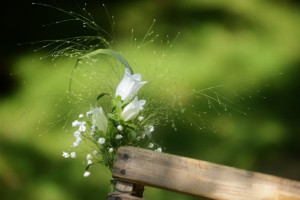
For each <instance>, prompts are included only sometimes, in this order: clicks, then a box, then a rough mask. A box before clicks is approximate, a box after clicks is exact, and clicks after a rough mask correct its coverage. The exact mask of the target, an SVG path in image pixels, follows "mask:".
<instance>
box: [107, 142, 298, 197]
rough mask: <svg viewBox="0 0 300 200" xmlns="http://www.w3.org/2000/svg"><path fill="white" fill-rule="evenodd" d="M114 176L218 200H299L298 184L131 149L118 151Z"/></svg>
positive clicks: (177, 157) (126, 180)
mask: <svg viewBox="0 0 300 200" xmlns="http://www.w3.org/2000/svg"><path fill="white" fill-rule="evenodd" d="M112 175H113V177H114V178H115V179H117V180H121V181H125V182H130V183H132V184H140V185H145V186H153V187H158V188H163V189H167V190H172V191H176V192H180V193H185V194H190V195H195V196H199V197H207V198H211V199H220V200H235V199H236V200H249V199H251V200H300V182H297V181H292V180H288V179H284V178H279V177H275V176H270V175H265V174H261V173H255V172H250V171H246V170H241V169H236V168H233V167H227V166H222V165H218V164H214V163H209V162H205V161H200V160H194V159H190V158H184V157H180V156H174V155H169V154H165V153H159V152H154V151H150V150H145V149H139V148H134V147H121V148H119V150H118V152H117V155H116V160H115V165H114V169H113V174H112Z"/></svg>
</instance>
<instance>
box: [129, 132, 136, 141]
mask: <svg viewBox="0 0 300 200" xmlns="http://www.w3.org/2000/svg"><path fill="white" fill-rule="evenodd" d="M130 135H131V137H132V140H135V139H136V132H135V131H133V130H132V131H130Z"/></svg>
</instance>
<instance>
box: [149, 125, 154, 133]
mask: <svg viewBox="0 0 300 200" xmlns="http://www.w3.org/2000/svg"><path fill="white" fill-rule="evenodd" d="M148 129H149V131H150V132H151V133H152V132H153V131H154V126H152V125H150V126H148Z"/></svg>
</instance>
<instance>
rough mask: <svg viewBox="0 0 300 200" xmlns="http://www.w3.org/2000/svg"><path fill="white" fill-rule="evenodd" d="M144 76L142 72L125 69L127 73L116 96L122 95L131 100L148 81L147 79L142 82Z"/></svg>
mask: <svg viewBox="0 0 300 200" xmlns="http://www.w3.org/2000/svg"><path fill="white" fill-rule="evenodd" d="M141 80H142V76H141V75H140V74H133V75H132V74H131V72H130V70H129V69H128V68H126V69H125V75H124V77H123V79H122V80H121V82H120V83H119V85H118V87H117V90H116V97H117V96H121V99H122V100H131V99H133V97H135V95H136V94H137V92H138V91H139V89H140V88H141V87H142V86H143V85H145V84H146V83H147V81H144V82H141Z"/></svg>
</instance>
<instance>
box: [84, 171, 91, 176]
mask: <svg viewBox="0 0 300 200" xmlns="http://www.w3.org/2000/svg"><path fill="white" fill-rule="evenodd" d="M89 175H91V172H84V174H83V176H84V177H88V176H89Z"/></svg>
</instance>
